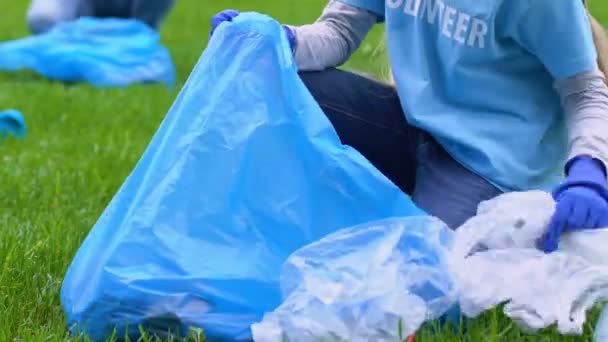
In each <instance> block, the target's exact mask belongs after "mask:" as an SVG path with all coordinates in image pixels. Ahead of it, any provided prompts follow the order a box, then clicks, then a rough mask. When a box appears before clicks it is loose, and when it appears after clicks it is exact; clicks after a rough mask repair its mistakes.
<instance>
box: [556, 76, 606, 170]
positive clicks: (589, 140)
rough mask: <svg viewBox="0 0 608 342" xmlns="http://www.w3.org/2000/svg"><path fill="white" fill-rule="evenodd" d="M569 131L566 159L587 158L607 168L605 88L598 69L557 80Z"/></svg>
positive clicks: (557, 87)
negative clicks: (582, 156)
mask: <svg viewBox="0 0 608 342" xmlns="http://www.w3.org/2000/svg"><path fill="white" fill-rule="evenodd" d="M555 88H556V90H557V92H558V93H559V95H560V97H561V101H562V105H563V107H564V112H565V115H566V123H567V129H568V159H572V158H574V157H576V156H580V155H588V156H591V157H593V158H596V159H598V160H600V161H602V162H603V164H604V166H605V167H606V168H607V169H608V134H607V132H608V86H607V85H606V79H605V77H604V74H602V72H601V71H600V70H599V69H597V68H596V69H595V70H593V71H591V72H584V73H580V74H578V75H576V76H573V77H570V78H567V79H564V80H560V81H557V82H556V83H555Z"/></svg>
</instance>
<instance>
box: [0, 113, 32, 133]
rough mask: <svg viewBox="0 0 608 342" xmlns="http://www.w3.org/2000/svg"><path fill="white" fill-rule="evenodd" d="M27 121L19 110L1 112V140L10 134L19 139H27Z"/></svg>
mask: <svg viewBox="0 0 608 342" xmlns="http://www.w3.org/2000/svg"><path fill="white" fill-rule="evenodd" d="M25 131H26V128H25V120H24V119H23V115H21V113H20V112H19V111H17V110H14V109H9V110H5V111H0V139H1V138H4V136H6V135H7V134H10V135H12V136H14V137H17V138H23V137H25Z"/></svg>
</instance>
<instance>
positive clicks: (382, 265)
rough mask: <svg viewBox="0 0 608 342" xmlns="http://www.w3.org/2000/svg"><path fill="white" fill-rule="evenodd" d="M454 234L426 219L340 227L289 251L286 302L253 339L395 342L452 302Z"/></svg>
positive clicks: (283, 276)
mask: <svg viewBox="0 0 608 342" xmlns="http://www.w3.org/2000/svg"><path fill="white" fill-rule="evenodd" d="M452 236H453V233H452V231H450V230H449V229H448V228H447V226H445V225H444V224H443V223H442V222H440V221H439V220H437V219H434V218H431V217H428V216H418V217H410V218H395V219H388V220H384V221H380V222H373V223H370V224H365V225H361V226H357V227H354V228H350V229H345V230H341V231H339V232H337V233H334V234H332V235H330V236H328V237H326V238H324V239H321V240H320V241H318V242H316V243H313V244H311V245H308V246H306V247H304V248H302V249H300V250H299V251H297V252H296V253H294V254H293V255H292V256H291V257H290V258H289V259H288V261H287V263H286V264H285V266H284V268H283V271H282V273H281V285H282V290H283V293H284V297H283V298H285V300H284V302H283V304H282V305H281V306H280V307H279V308H278V309H277V310H275V311H274V312H272V313H270V314H267V315H266V316H265V317H264V320H263V321H262V322H261V323H259V324H254V325H253V326H252V332H253V336H254V339H255V341H257V342H271V341H290V342H305V341H306V342H308V341H332V342H334V341H345V342H346V341H349V342H357V341H361V342H367V341H375V342H377V341H399V340H403V339H404V338H405V337H407V336H408V335H410V334H412V333H414V332H415V331H416V330H417V329H418V328H419V327H420V326H421V325H422V323H424V322H425V321H427V320H431V319H435V318H438V317H440V316H441V315H443V314H444V313H445V312H446V311H447V310H449V309H450V308H451V307H452V306H453V305H454V304H455V300H456V298H457V289H456V287H455V284H454V282H453V280H452V278H451V277H450V275H449V273H448V272H447V255H448V252H449V251H448V248H449V246H450V243H451V240H452Z"/></svg>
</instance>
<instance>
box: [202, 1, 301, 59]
mask: <svg viewBox="0 0 608 342" xmlns="http://www.w3.org/2000/svg"><path fill="white" fill-rule="evenodd" d="M239 14H240V13H239V12H238V11H236V10H232V9H227V10H223V11H221V12H219V13H218V14H216V15H214V16H213V17H212V18H211V32H210V33H209V37H211V36H212V35H213V32H214V31H215V29H216V28H217V27H218V26H219V25H220V24H221V23H223V22H225V21H232V20H233V19H234V18H236V17H237V16H238V15H239ZM283 30H285V34H286V35H287V40H288V41H289V47H290V48H291V51H292V52H295V49H296V35H295V33H294V32H293V30H292V29H291V28H289V27H288V26H285V25H283Z"/></svg>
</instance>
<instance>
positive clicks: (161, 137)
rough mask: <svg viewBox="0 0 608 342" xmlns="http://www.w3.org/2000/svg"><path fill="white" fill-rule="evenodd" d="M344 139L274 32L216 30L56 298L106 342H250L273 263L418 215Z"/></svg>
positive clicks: (274, 28) (76, 323) (74, 324)
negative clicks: (199, 333) (201, 334)
mask: <svg viewBox="0 0 608 342" xmlns="http://www.w3.org/2000/svg"><path fill="white" fill-rule="evenodd" d="M421 214H423V212H422V211H421V210H420V209H418V208H417V207H416V206H415V205H414V204H413V203H412V202H411V200H410V198H409V197H408V196H406V195H405V194H403V193H402V192H401V191H400V190H399V189H398V188H397V187H396V186H395V185H393V184H392V183H391V182H390V181H389V180H388V179H387V178H386V177H384V176H383V175H382V174H381V173H380V172H379V171H378V170H377V169H375V168H374V167H373V166H372V165H371V164H370V163H369V162H368V161H367V160H366V159H365V158H363V157H362V156H361V155H360V154H359V153H357V152H356V151H355V150H353V149H352V148H349V147H346V146H344V145H342V144H341V143H340V140H339V138H338V136H337V134H336V132H335V131H334V129H333V127H332V126H331V124H330V122H329V120H328V119H327V118H326V117H325V115H324V114H323V113H322V111H321V109H320V107H319V106H318V105H317V103H316V102H315V101H314V99H313V98H312V96H311V95H310V93H309V92H308V91H307V89H306V88H305V86H304V84H303V83H302V81H301V80H300V79H299V77H298V75H297V70H296V66H295V64H294V62H293V59H292V56H291V52H290V48H289V45H288V42H287V40H286V38H285V37H284V32H283V29H282V27H281V25H280V24H278V23H277V22H276V21H274V20H272V19H271V18H268V17H266V16H263V15H261V14H255V13H246V14H243V15H241V16H239V17H238V18H237V19H236V20H235V21H234V22H231V23H224V24H222V25H221V26H220V27H219V28H218V30H217V31H216V32H215V34H214V35H213V39H212V40H211V41H210V44H209V46H208V47H207V49H206V51H205V52H204V53H203V55H202V56H201V58H200V60H199V62H198V64H197V65H196V67H195V68H194V70H193V71H192V74H191V76H190V78H189V80H188V81H187V83H186V84H185V86H184V88H183V89H182V91H181V93H180V94H179V96H178V97H177V99H176V100H175V103H174V104H173V106H172V107H171V109H170V110H169V112H168V114H167V116H166V118H165V119H164V121H163V123H162V124H161V126H160V128H159V129H158V131H157V132H156V134H155V136H154V137H153V138H152V141H151V143H150V144H149V146H148V147H147V149H146V151H145V152H144V154H143V156H142V158H141V160H140V161H139V162H138V164H137V165H136V167H135V169H134V170H133V171H132V173H131V174H130V175H129V177H128V178H127V180H126V181H125V183H124V184H123V185H122V187H121V188H120V189H119V191H118V192H117V193H116V195H115V196H114V198H113V199H112V201H111V203H110V204H109V205H108V207H107V208H106V209H105V211H104V212H103V213H102V215H101V217H100V218H99V220H98V221H97V223H96V224H95V226H94V227H93V229H92V230H91V232H90V233H89V235H88V237H87V238H86V240H85V241H84V243H83V244H82V246H81V247H80V249H79V251H78V252H77V254H76V256H75V258H74V260H73V262H72V264H71V265H70V267H69V269H68V272H67V274H66V277H65V280H64V284H63V287H62V291H61V302H62V305H63V308H64V310H65V314H66V316H67V322H68V325H69V328H70V329H71V331H72V332H73V333H76V334H78V333H87V334H89V335H90V336H91V337H92V338H94V339H96V340H100V339H103V338H104V337H107V336H108V335H109V334H111V333H112V329H113V328H114V327H116V330H117V333H118V336H125V330H126V329H127V328H126V326H127V324H128V327H129V334H133V336H137V334H138V332H137V326H138V325H141V326H142V327H143V328H144V329H146V328H147V329H152V330H154V331H155V332H157V333H158V334H159V335H162V334H161V332H165V331H167V329H169V328H171V330H172V331H176V330H179V333H180V334H186V333H187V330H188V329H189V328H192V327H197V328H202V329H204V331H205V333H206V335H207V336H208V337H209V338H211V339H212V340H213V339H219V338H223V339H224V340H228V341H238V340H246V339H250V338H251V329H250V326H251V324H253V323H255V322H259V321H260V320H261V319H262V317H263V315H264V313H266V312H270V311H272V310H274V309H275V308H276V307H277V306H278V305H279V304H280V303H281V291H280V285H279V275H280V268H281V265H282V264H283V262H285V260H286V259H287V257H288V256H289V255H290V254H291V253H293V252H294V251H295V250H296V249H298V248H300V247H302V246H304V245H306V244H309V243H311V242H314V241H316V240H318V239H320V238H322V237H324V236H325V235H327V234H329V233H332V232H335V231H337V230H338V229H341V228H345V227H351V226H353V225H357V224H362V223H364V222H369V221H373V220H378V219H383V218H387V217H395V216H408V215H421Z"/></svg>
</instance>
